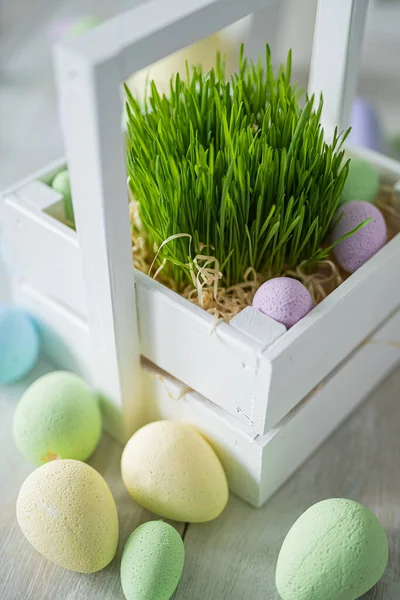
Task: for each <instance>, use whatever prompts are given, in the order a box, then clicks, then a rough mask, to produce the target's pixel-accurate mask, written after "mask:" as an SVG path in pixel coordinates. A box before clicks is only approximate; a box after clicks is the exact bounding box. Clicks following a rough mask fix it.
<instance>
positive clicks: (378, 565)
mask: <svg viewBox="0 0 400 600" xmlns="http://www.w3.org/2000/svg"><path fill="white" fill-rule="evenodd" d="M388 552H389V551H388V540H387V536H386V533H385V531H384V529H383V527H382V525H381V524H380V523H379V521H378V519H377V518H376V517H375V515H373V514H372V513H371V512H370V511H369V510H368V509H366V508H364V506H362V505H361V504H358V503H357V502H353V501H352V500H345V499H341V498H333V499H331V500H323V501H322V502H318V503H317V504H314V506H311V508H309V509H308V510H306V512H305V513H303V514H302V515H301V517H300V518H299V519H298V520H297V521H296V522H295V524H294V525H293V526H292V528H291V529H290V531H289V533H288V534H287V536H286V538H285V540H284V542H283V545H282V548H281V550H280V553H279V557H278V562H277V566H276V587H277V589H278V592H279V594H280V596H281V598H282V600H357V598H360V596H362V595H363V594H365V593H366V592H367V591H368V590H370V589H371V588H372V587H373V586H374V585H375V584H376V583H377V582H378V581H379V579H380V578H381V577H382V575H383V573H384V571H385V568H386V565H387V562H388Z"/></svg>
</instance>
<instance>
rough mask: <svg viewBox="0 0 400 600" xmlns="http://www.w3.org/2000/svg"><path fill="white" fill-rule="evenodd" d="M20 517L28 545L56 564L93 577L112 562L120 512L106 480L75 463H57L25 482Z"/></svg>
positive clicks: (48, 465)
mask: <svg viewBox="0 0 400 600" xmlns="http://www.w3.org/2000/svg"><path fill="white" fill-rule="evenodd" d="M17 519H18V523H19V526H20V527H21V530H22V532H23V534H24V535H25V537H26V539H27V540H28V542H30V543H31V544H32V546H33V547H34V548H35V549H36V550H37V551H38V552H40V554H42V555H43V556H44V557H46V558H48V559H49V560H51V561H52V562H53V563H55V564H56V565H59V566H61V567H64V568H66V569H69V570H71V571H78V572H80V573H94V572H95V571H99V570H100V569H103V568H104V567H106V566H107V565H108V563H109V562H111V561H112V559H113V558H114V555H115V552H116V550H117V544H118V514H117V508H116V506H115V501H114V498H113V496H112V494H111V491H110V488H109V487H108V485H107V483H106V482H105V481H104V479H103V478H102V476H101V475H100V474H99V473H98V472H97V471H95V470H94V469H93V468H92V467H90V466H89V465H87V464H85V463H82V462H79V461H77V460H55V461H52V462H50V463H47V464H45V465H43V466H42V467H39V468H38V469H36V470H35V471H33V473H31V474H30V475H29V477H27V479H26V480H25V481H24V483H23V484H22V487H21V490H20V492H19V495H18V499H17Z"/></svg>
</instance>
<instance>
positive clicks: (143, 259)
mask: <svg viewBox="0 0 400 600" xmlns="http://www.w3.org/2000/svg"><path fill="white" fill-rule="evenodd" d="M128 183H129V182H128ZM128 189H129V196H130V204H129V213H130V221H131V229H132V253H133V262H134V266H135V268H136V269H139V270H140V271H142V272H143V273H146V274H148V275H151V272H152V270H153V267H154V264H155V262H156V260H157V258H158V256H159V252H160V250H161V248H162V247H163V246H165V245H166V244H168V243H169V242H170V241H172V240H173V239H176V238H179V237H189V238H190V243H191V242H192V237H191V235H190V234H188V233H180V234H175V235H172V236H170V237H169V238H167V239H166V240H165V241H164V242H163V243H162V244H161V246H160V247H159V248H153V249H151V248H150V244H149V240H148V238H147V237H146V235H145V233H144V231H143V226H142V223H141V220H140V215H139V208H138V204H137V202H136V201H135V199H134V198H133V196H132V192H131V190H130V186H129V185H128ZM375 205H376V206H377V208H379V209H380V210H381V211H382V213H383V215H384V216H385V219H386V223H387V226H388V231H389V239H390V238H391V237H393V236H394V235H396V234H397V233H398V232H399V231H400V193H399V192H396V191H395V190H394V189H393V187H392V186H385V185H382V186H381V189H380V192H379V196H378V198H377V200H376V202H375ZM189 255H190V251H189ZM166 262H167V261H166V259H164V260H163V261H162V263H161V265H160V266H159V267H158V269H157V270H156V272H155V273H154V275H153V279H158V280H160V281H161V282H162V283H164V284H165V285H166V286H168V287H169V288H171V289H172V290H174V291H178V292H179V293H180V294H181V295H182V296H183V297H184V298H186V299H187V300H189V301H190V302H192V303H193V304H197V305H198V306H201V307H202V308H203V309H204V310H206V311H207V312H209V313H210V314H212V315H213V317H214V321H213V327H212V329H213V328H215V327H216V325H217V323H218V321H219V320H220V319H222V320H224V321H229V320H230V319H232V318H233V317H234V316H236V315H237V314H238V313H239V312H240V311H241V310H243V309H244V308H246V307H247V306H251V303H252V300H253V297H254V294H255V292H256V291H257V289H258V288H259V287H260V285H261V284H262V283H264V281H265V280H266V277H265V276H264V275H262V274H260V273H256V271H255V270H254V269H253V268H252V267H249V268H248V269H247V271H246V273H245V274H244V278H243V281H242V282H241V283H238V284H236V285H233V286H230V287H223V286H221V285H220V282H221V280H222V278H223V274H222V273H221V271H220V265H219V261H218V259H217V258H216V257H215V256H211V255H208V254H198V255H197V256H195V257H194V259H193V260H192V261H191V263H190V264H189V263H188V265H187V267H188V270H189V273H190V277H191V280H192V284H188V285H187V286H186V287H185V288H184V289H183V290H177V286H176V283H175V281H174V280H172V278H171V277H168V276H167V275H166V273H165V271H164V267H165V264H166ZM283 275H284V276H287V277H293V278H295V279H298V280H299V281H301V283H302V284H303V285H304V286H305V287H306V288H307V289H308V291H309V292H310V294H311V296H312V298H313V300H314V302H315V303H316V304H318V303H319V302H321V301H322V300H323V299H324V298H326V296H328V295H329V294H330V293H331V292H332V291H333V290H334V289H336V288H337V287H338V286H339V285H340V284H341V283H342V282H343V280H344V279H345V278H346V277H347V276H348V275H347V274H345V273H343V272H341V270H340V269H339V267H338V266H337V265H336V263H335V262H333V261H332V260H323V261H320V262H318V263H316V264H314V265H307V264H306V263H302V264H300V265H299V266H298V267H297V268H296V269H287V270H286V271H285V272H284V273H283Z"/></svg>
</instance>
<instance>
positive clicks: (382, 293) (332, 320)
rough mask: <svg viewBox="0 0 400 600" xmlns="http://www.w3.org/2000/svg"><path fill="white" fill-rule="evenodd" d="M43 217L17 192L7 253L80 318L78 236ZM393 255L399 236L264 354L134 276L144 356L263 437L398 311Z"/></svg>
mask: <svg viewBox="0 0 400 600" xmlns="http://www.w3.org/2000/svg"><path fill="white" fill-rule="evenodd" d="M356 155H358V156H362V157H364V158H366V159H368V160H370V161H371V162H372V163H373V164H375V165H376V167H377V168H378V169H379V171H380V173H381V175H382V177H383V178H384V179H385V180H387V181H389V182H391V183H393V182H395V181H396V180H397V179H398V178H399V177H400V165H399V164H398V163H396V162H394V161H390V160H388V159H386V157H382V156H381V155H379V154H376V153H373V152H371V151H364V150H357V151H356ZM49 211H50V212H51V210H50V209H48V210H47V213H48V212H49ZM47 213H43V212H40V211H38V210H35V209H34V208H32V207H30V206H29V204H28V203H27V202H26V200H23V199H22V197H21V195H20V194H19V193H15V194H13V195H12V196H11V197H7V198H6V199H5V214H4V225H5V227H4V240H3V241H4V247H5V248H4V250H5V254H6V255H8V256H10V257H12V261H11V264H12V265H13V268H14V271H15V272H16V273H17V274H18V275H20V276H21V277H23V278H25V279H26V280H27V281H28V282H29V283H30V285H32V286H34V287H37V289H38V290H39V291H40V292H42V293H44V294H45V295H48V296H50V298H54V299H56V300H58V301H59V302H61V303H62V304H65V305H66V306H68V307H70V308H72V309H73V311H74V312H76V313H78V314H80V315H81V316H82V317H86V315H87V310H86V307H85V305H84V299H85V290H84V278H83V270H82V265H81V258H80V249H79V244H78V241H77V238H76V235H75V233H74V232H73V231H72V230H70V229H69V228H67V227H65V226H63V225H62V224H61V223H59V222H57V221H56V220H55V219H54V218H52V217H51V216H50V215H49V214H47ZM399 250H400V237H399V236H397V237H396V238H395V239H394V240H393V241H392V242H390V244H388V245H387V246H385V247H384V248H383V249H382V250H381V251H380V252H379V253H378V254H377V255H376V256H375V257H373V258H372V259H371V260H370V261H368V263H367V265H365V266H364V267H363V268H362V269H360V270H359V271H358V272H357V273H355V274H354V275H352V276H351V277H350V278H349V279H348V280H347V281H346V282H345V283H344V284H343V285H342V286H340V288H339V289H338V290H336V291H335V292H334V294H331V296H330V297H329V298H328V299H327V300H326V301H325V302H324V303H322V304H321V305H320V306H319V307H318V308H316V309H315V310H314V311H312V312H311V313H310V315H308V316H307V317H306V318H305V319H304V320H302V321H301V322H300V323H299V324H298V325H296V326H295V327H293V328H292V329H291V330H290V331H289V332H287V333H286V334H285V335H283V336H282V338H281V339H279V340H277V341H276V342H274V346H272V347H271V348H267V345H268V344H269V342H270V340H269V341H268V342H266V343H265V344H264V345H263V347H262V348H260V344H259V342H257V341H256V340H255V339H254V338H252V337H251V336H250V335H249V331H247V332H246V333H245V332H244V330H242V331H238V330H236V331H235V328H234V324H235V320H233V326H232V324H231V325H227V324H225V323H220V324H218V326H217V328H216V329H215V330H214V329H213V319H212V317H211V316H210V315H209V314H208V313H206V312H204V311H203V310H201V309H200V308H199V307H196V306H194V305H193V304H192V303H190V302H188V301H187V300H185V299H183V298H181V297H180V296H179V295H177V294H175V293H174V292H172V291H171V290H169V289H167V288H165V287H164V286H162V285H161V284H159V283H157V282H155V281H153V280H152V279H150V278H148V277H147V276H146V275H143V274H142V273H136V288H137V297H138V314H139V321H140V338H141V339H140V345H141V353H142V354H143V355H144V356H145V357H146V358H147V359H149V360H150V361H151V362H152V363H154V364H156V365H157V366H158V367H160V368H161V369H163V370H164V371H166V372H168V373H169V374H171V375H172V376H173V377H175V378H177V379H179V380H181V381H182V382H183V383H184V384H185V385H188V386H190V387H191V388H193V389H195V390H196V391H197V392H199V393H200V394H202V395H203V396H205V397H206V398H208V399H209V400H211V401H212V402H214V403H215V404H216V405H219V406H221V407H222V408H224V409H225V410H226V411H227V412H229V413H230V414H231V415H233V416H235V417H237V418H239V419H240V421H241V423H242V424H243V425H245V426H246V425H251V426H252V427H253V428H254V430H255V431H256V432H257V433H259V434H261V435H262V434H264V433H265V432H267V431H268V430H269V429H270V428H271V427H274V425H275V424H276V423H277V422H278V421H280V420H281V419H282V418H283V417H284V416H285V415H286V414H287V412H288V411H290V410H292V408H293V407H294V406H296V404H297V403H298V402H300V401H301V399H302V398H304V396H306V395H307V394H308V393H309V392H310V391H311V390H312V389H313V388H314V387H315V386H316V385H318V383H319V382H320V381H321V379H322V378H324V377H326V376H327V375H328V374H329V372H330V371H332V370H333V369H334V368H335V367H336V366H337V365H338V364H339V363H340V362H341V361H342V360H344V358H345V356H347V355H348V354H349V353H350V352H352V350H354V348H356V346H357V345H358V344H359V343H360V342H361V341H362V340H363V339H364V338H365V337H366V336H367V335H369V333H370V332H371V331H373V330H374V329H375V328H376V327H377V326H378V325H379V323H380V322H382V321H383V320H384V319H385V318H386V317H387V316H388V315H389V314H390V312H391V311H392V310H393V308H395V307H396V306H397V305H398V304H400V302H399V297H400V296H399V289H398V287H399V284H398V278H397V277H396V276H395V274H396V273H397V271H398V268H399V261H400V259H399V258H398V257H399V256H400V253H399ZM60 265H62V269H60ZM369 303H371V306H369ZM360 307H361V310H360ZM259 316H260V317H264V315H259ZM237 318H238V319H239V322H240V320H241V319H243V317H240V316H238V317H237ZM236 322H237V321H236ZM343 323H345V324H346V325H345V326H343V325H342V324H343ZM244 327H245V326H244ZM343 327H345V329H344V328H343ZM343 332H345V333H343ZM261 349H262V350H263V352H261ZM271 365H272V380H271Z"/></svg>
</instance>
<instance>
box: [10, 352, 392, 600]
mask: <svg viewBox="0 0 400 600" xmlns="http://www.w3.org/2000/svg"><path fill="white" fill-rule="evenodd" d="M48 368H49V364H48V363H42V364H41V365H40V366H39V368H38V369H37V370H36V371H35V372H34V373H33V374H32V375H31V377H30V378H29V381H27V382H25V383H24V384H21V385H19V386H15V387H13V388H8V389H7V391H5V390H2V391H1V392H0V439H1V462H0V476H1V481H2V486H1V487H2V489H1V494H0V514H1V519H0V580H1V582H2V592H1V598H2V600H22V599H23V600H91V599H92V598H93V600H119V599H120V600H123V595H122V591H121V588H120V583H119V558H120V553H121V548H122V547H123V543H124V542H125V540H126V538H127V536H128V535H129V533H130V532H131V531H132V530H133V529H134V528H135V527H136V526H138V525H139V524H140V523H141V522H143V521H145V520H147V519H149V518H152V515H150V514H149V513H147V512H146V511H144V510H142V509H140V508H139V507H138V506H136V505H135V504H134V503H133V501H132V500H131V499H130V497H129V496H128V494H127V493H126V491H125V489H124V487H123V484H122V481H121V479H120V476H119V458H120V453H121V448H120V447H119V446H118V445H116V444H115V443H114V442H112V441H111V440H110V439H108V438H104V439H103V440H102V442H101V444H100V447H99V449H98V450H97V451H96V453H95V455H94V456H93V458H92V460H91V461H90V464H92V466H93V467H94V468H96V469H98V470H99V471H100V472H101V473H102V474H103V476H104V477H105V479H106V481H107V482H108V484H109V485H110V487H111V489H112V491H113V494H114V496H115V498H116V501H117V505H118V511H119V516H120V526H121V536H120V537H121V541H120V547H119V551H118V554H117V557H116V558H115V559H114V561H113V562H112V563H111V565H110V566H109V567H107V568H106V569H104V570H103V571H101V572H99V573H97V574H94V575H80V574H76V573H71V572H68V571H65V570H63V569H61V568H59V567H56V566H54V565H53V564H51V563H49V562H47V561H46V560H45V559H43V558H42V557H41V556H40V555H39V554H37V553H36V552H35V551H34V550H33V549H32V548H31V546H30V545H29V544H28V543H27V542H26V540H25V539H24V537H23V536H22V533H21V532H20V530H19V528H18V525H17V523H16V519H15V500H16V497H17V494H18V490H19V487H20V485H21V484H22V482H23V480H24V478H25V477H26V476H27V475H28V474H29V472H30V470H31V468H30V466H29V465H28V464H27V463H26V462H25V461H24V460H23V459H22V458H21V456H20V455H19V454H18V453H17V451H16V450H15V448H14V445H13V442H12V438H11V424H12V415H13V411H14V406H15V404H16V402H17V399H18V397H19V396H20V394H21V392H22V390H23V388H24V387H25V386H26V385H27V383H29V382H30V381H32V380H33V379H35V378H36V377H37V376H38V375H40V374H41V373H44V372H45V371H47V370H48ZM399 388H400V370H399V371H397V372H395V373H394V374H393V375H392V376H391V377H390V378H389V379H388V380H387V381H386V382H385V384H384V385H383V386H382V387H380V388H379V389H378V390H377V391H376V392H375V393H374V394H373V396H372V397H371V398H370V399H369V400H368V401H367V402H366V404H364V405H363V407H362V408H361V409H360V410H359V411H357V412H356V413H355V414H354V416H353V417H352V418H351V419H349V420H348V421H347V422H346V423H345V425H344V426H343V427H342V428H341V429H340V430H339V431H338V432H337V433H336V434H334V435H333V436H332V437H331V438H330V439H329V440H328V441H327V442H326V443H325V445H324V446H323V447H322V448H321V449H320V450H319V451H318V452H317V453H316V454H315V455H314V457H313V458H312V459H311V460H309V461H308V462H307V463H306V464H305V465H304V467H303V468H301V469H300V470H299V471H298V472H297V473H296V475H295V476H294V477H293V478H292V479H291V480H290V481H289V482H288V483H287V484H286V485H285V486H284V487H283V488H282V489H281V491H280V492H278V493H277V494H276V495H275V496H274V497H273V498H272V499H271V500H270V501H269V502H268V503H267V505H266V506H265V507H264V508H262V509H253V508H250V507H249V506H247V505H246V504H244V503H243V502H241V501H240V500H237V499H236V498H234V497H231V499H230V502H229V505H228V507H227V509H226V510H225V512H224V513H223V514H222V516H221V517H220V518H219V519H217V520H216V521H214V522H211V523H209V524H204V525H190V526H189V527H188V529H187V531H186V535H185V549H186V562H185V569H184V574H183V578H182V580H181V583H180V584H179V587H178V590H177V592H176V594H175V597H174V600H187V599H189V598H190V600H278V595H277V593H276V591H275V585H274V573H275V564H276V559H277V556H278V552H279V548H280V545H281V543H282V541H283V539H284V537H285V535H286V533H287V531H288V530H289V528H290V527H291V525H292V524H293V522H294V521H295V520H296V519H297V518H298V517H299V516H300V514H301V513H302V512H303V511H304V510H306V509H307V508H308V507H309V506H311V505H312V504H314V503H315V502H318V501H319V500H322V499H324V498H329V497H346V498H352V499H354V500H357V501H359V502H361V503H362V504H364V505H365V506H367V507H368V508H370V509H371V510H372V511H374V512H375V514H376V515H377V516H378V518H379V519H380V520H381V522H382V524H383V526H384V527H385V529H386V531H387V533H388V536H389V541H390V552H391V555H390V561H389V566H388V569H387V571H386V573H385V575H384V577H383V579H382V581H381V582H380V583H379V584H378V585H377V586H376V588H375V589H374V590H372V591H371V592H369V593H368V594H367V595H365V596H364V597H363V600H398V599H399V597H400V567H399V564H400V544H399V539H400V510H399V509H398V506H399V496H400V463H399V461H398V456H399V455H400V436H399V435H398V428H399V426H398V423H399V420H400V403H399V400H398V396H399V394H398V390H399ZM310 426H312V423H310Z"/></svg>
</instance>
